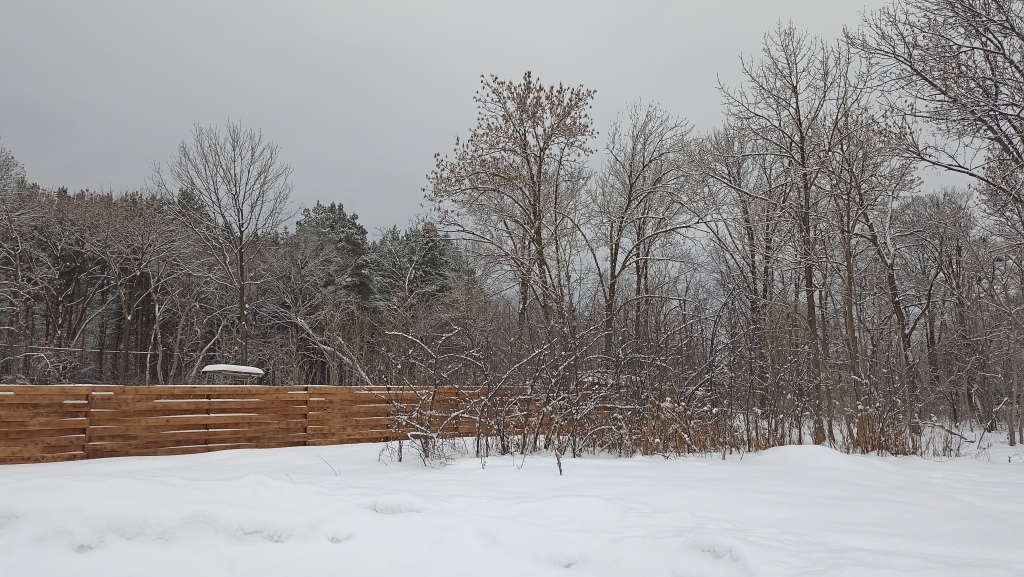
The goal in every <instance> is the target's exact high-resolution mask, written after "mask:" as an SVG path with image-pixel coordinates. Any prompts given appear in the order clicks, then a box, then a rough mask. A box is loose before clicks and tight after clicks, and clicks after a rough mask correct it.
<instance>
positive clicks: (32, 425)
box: [0, 415, 89, 431]
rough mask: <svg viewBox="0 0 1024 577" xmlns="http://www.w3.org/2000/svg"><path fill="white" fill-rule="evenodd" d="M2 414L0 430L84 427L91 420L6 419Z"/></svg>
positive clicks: (75, 418)
mask: <svg viewBox="0 0 1024 577" xmlns="http://www.w3.org/2000/svg"><path fill="white" fill-rule="evenodd" d="M2 417H3V415H0V431H27V430H31V429H59V428H61V427H84V426H86V424H87V423H88V422H89V420H88V419H86V418H85V417H84V416H83V417H72V418H68V419H65V418H41V417H37V418H32V419H28V420H13V419H12V420H5V419H3V418H2Z"/></svg>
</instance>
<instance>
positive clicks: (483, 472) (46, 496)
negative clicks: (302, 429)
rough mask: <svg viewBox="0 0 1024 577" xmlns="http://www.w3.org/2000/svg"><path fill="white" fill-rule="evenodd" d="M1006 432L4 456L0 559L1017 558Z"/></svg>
mask: <svg viewBox="0 0 1024 577" xmlns="http://www.w3.org/2000/svg"><path fill="white" fill-rule="evenodd" d="M999 447H1001V449H1002V450H993V451H989V452H987V453H985V454H983V455H982V456H981V457H980V458H971V457H966V458H958V459H954V460H951V461H946V462H937V461H930V460H925V459H920V458H881V457H873V456H849V455H843V454H840V453H837V452H835V451H832V450H829V449H825V448H821V447H783V448H777V449H772V450H769V451H766V452H764V453H761V454H748V455H746V456H744V457H743V458H742V459H740V458H739V457H738V456H736V457H732V458H730V459H728V460H726V461H722V460H720V458H718V459H716V458H686V459H675V460H666V459H662V458H634V459H615V458H594V457H590V458H585V459H575V460H572V459H570V460H567V461H566V462H565V475H564V476H562V477H559V476H558V471H557V469H556V467H555V463H554V460H553V459H552V458H550V457H527V458H526V461H525V464H524V463H522V462H521V461H520V460H519V459H518V458H517V459H515V460H514V461H513V459H511V458H509V457H502V458H491V459H489V460H488V461H487V463H486V468H481V466H480V462H479V461H478V460H476V459H472V458H465V459H461V460H459V461H457V462H455V463H454V464H451V465H448V466H445V467H438V468H425V467H423V466H422V465H420V464H417V463H415V462H405V463H394V462H390V461H388V460H386V459H385V460H383V461H379V460H378V453H379V451H380V445H350V446H336V447H300V448H294V449H270V450H250V451H226V452H220V453H209V454H205V455H192V456H181V457H141V458H121V459H100V460H94V461H82V462H72V463H53V464H39V465H6V466H0V575H2V576H3V577H22V576H25V577H27V576H36V575H38V576H66V575H103V576H104V577H116V576H132V577H136V576H141V575H145V576H161V575H166V576H174V577H180V576H184V575H193V576H224V575H232V576H233V575H239V576H247V577H255V576H263V575H267V576H270V575H273V576H308V577H328V576H335V575H353V576H372V575H398V576H403V577H413V576H426V577H433V576H446V577H447V576H461V575H466V576H470V575H471V576H475V577H481V576H486V577H490V576H503V575H520V576H545V575H559V576H572V575H609V576H611V575H614V576H634V575H636V576H659V575H666V576H670V575H671V576H702V575H707V576H740V575H786V576H793V575H814V576H837V575H848V576H864V575H901V576H906V575H928V576H930V577H934V576H942V575H964V576H972V577H973V576H986V577H995V576H1000V575H1017V576H1020V575H1024V464H1022V462H1021V459H1020V457H1019V456H1018V455H1017V454H1015V453H1014V452H1013V451H1011V450H1009V449H1008V448H1007V447H1005V444H1004V445H1001V446H999ZM1010 456H1012V459H1011V460H1010V461H1011V462H1008V457H1010ZM325 461H326V462H325ZM332 468H333V470H332ZM335 471H336V473H335Z"/></svg>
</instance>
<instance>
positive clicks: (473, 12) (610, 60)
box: [0, 0, 884, 229]
mask: <svg viewBox="0 0 1024 577" xmlns="http://www.w3.org/2000/svg"><path fill="white" fill-rule="evenodd" d="M883 3H884V2H883V0H854V1H840V0H757V1H755V0H749V1H739V0H720V1H714V2H707V1H700V2H698V1H681V0H680V1H676V2H669V1H660V2H659V1H648V2H582V1H579V2H551V1H526V2H484V1H443V2H439V1H435V2H412V1H409V2H362V3H356V2H302V1H299V2H273V3H271V2H253V1H231V2H228V1H218V2H208V1H180V0H179V1H175V2H159V3H158V2H134V1H124V2H112V1H92V2H63V1H57V0H44V1H39V0H7V1H6V2H5V3H4V7H3V8H2V9H0V78H3V88H2V89H0V139H2V141H3V143H4V145H5V146H6V147H7V148H9V149H11V150H12V152H13V153H14V154H15V155H16V156H17V157H18V159H19V160H21V161H22V162H23V163H24V164H25V165H26V169H27V170H28V173H29V177H30V179H31V180H34V181H36V182H39V183H40V184H42V185H43V186H48V187H56V186H67V187H68V188H70V189H79V188H92V189H113V190H115V191H120V190H126V189H134V188H138V187H140V186H142V185H143V184H144V183H145V182H146V180H147V178H148V177H149V175H150V174H151V167H152V164H153V162H154V161H162V160H165V159H167V158H169V157H170V156H171V155H172V154H173V152H174V150H175V147H176V146H177V144H178V143H179V142H180V141H181V140H182V139H185V138H187V137H188V136H189V135H190V133H191V130H192V125H193V124H194V123H199V124H223V123H225V122H226V121H227V120H228V119H229V118H230V119H231V120H237V121H241V122H242V123H243V124H245V125H247V126H251V127H256V128H261V129H262V130H263V132H264V134H265V135H266V136H267V137H269V138H270V139H272V140H274V141H276V142H277V143H278V144H280V145H281V147H282V155H283V157H284V158H285V159H287V160H289V161H290V162H291V163H292V164H293V165H294V167H295V173H294V184H295V199H296V201H297V202H299V203H302V204H305V205H310V204H312V203H313V202H315V201H316V200H317V199H319V200H322V201H325V202H330V201H338V202H342V203H344V205H345V206H346V208H348V209H350V210H354V211H355V212H357V213H359V215H360V217H361V220H362V221H363V222H364V223H365V224H366V225H367V226H368V228H371V229H373V228H377V227H383V226H388V225H391V224H394V223H397V224H400V225H404V224H406V223H407V222H408V221H409V219H410V218H411V217H412V216H413V215H414V214H416V213H417V212H419V211H420V203H421V201H422V193H421V188H422V187H423V186H424V184H425V175H426V173H427V172H428V171H429V170H430V168H431V167H432V165H433V154H434V152H437V151H441V152H446V151H449V150H451V148H452V146H453V142H454V136H455V135H456V134H459V133H462V134H465V133H466V131H467V130H468V128H469V127H470V126H471V125H472V123H473V120H474V118H475V110H474V107H473V103H472V95H473V92H474V91H475V90H476V89H477V86H478V83H479V77H480V75H481V74H497V75H499V76H502V77H506V78H518V77H519V76H521V75H522V73H523V72H524V71H525V70H532V71H533V72H534V73H535V75H537V76H539V77H540V79H541V80H542V81H544V82H547V83H555V82H563V83H566V84H573V85H576V84H582V85H584V86H586V87H588V88H593V89H596V90H597V96H596V100H595V103H594V110H593V116H594V120H595V123H596V125H597V127H598V129H600V130H602V131H603V130H604V128H605V127H606V126H607V125H608V123H609V122H610V121H611V120H612V119H614V117H615V115H616V113H617V112H618V111H620V110H622V109H623V108H624V107H625V105H626V104H627V103H629V102H631V101H634V100H637V99H639V98H643V99H644V100H648V101H658V102H660V103H661V104H662V105H664V106H665V107H666V108H668V109H669V110H672V111H673V112H675V113H676V114H679V115H682V116H685V117H687V118H689V119H690V120H691V121H692V122H693V123H694V124H695V125H696V126H697V127H699V128H702V129H707V128H710V127H713V126H714V125H716V124H717V123H718V122H719V121H720V119H721V111H720V107H719V101H720V98H719V94H718V92H717V90H716V85H717V83H718V80H719V78H720V79H721V80H722V82H724V83H726V84H735V83H737V82H738V81H739V55H740V54H741V53H743V54H746V55H748V56H749V55H756V54H757V52H758V51H759V50H760V41H761V37H762V34H763V32H764V31H765V30H766V29H768V28H770V27H772V26H774V25H775V23H776V22H777V21H780V20H781V21H789V20H792V21H793V22H794V23H795V24H796V25H797V26H798V27H801V28H804V29H807V30H808V31H810V32H812V33H815V34H820V35H822V36H826V37H838V35H839V34H840V33H841V31H842V27H843V25H844V24H849V25H855V24H856V22H857V20H858V15H859V13H860V12H862V11H863V10H865V9H868V10H870V9H873V8H876V7H878V6H880V5H882V4H883Z"/></svg>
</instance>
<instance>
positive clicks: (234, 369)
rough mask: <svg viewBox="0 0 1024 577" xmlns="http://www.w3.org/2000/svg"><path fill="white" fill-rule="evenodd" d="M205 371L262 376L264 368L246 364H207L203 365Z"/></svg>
mask: <svg viewBox="0 0 1024 577" xmlns="http://www.w3.org/2000/svg"><path fill="white" fill-rule="evenodd" d="M203 372H204V373H212V374H220V375H238V376H245V377H262V376H263V370H262V369H258V368H256V367H247V366H245V365H206V366H205V367H203Z"/></svg>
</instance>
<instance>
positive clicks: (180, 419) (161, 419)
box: [89, 412, 305, 427]
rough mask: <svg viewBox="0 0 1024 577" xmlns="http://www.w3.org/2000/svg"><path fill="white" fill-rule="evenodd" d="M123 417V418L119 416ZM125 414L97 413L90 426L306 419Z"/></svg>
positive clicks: (294, 418) (298, 416) (295, 418)
mask: <svg viewBox="0 0 1024 577" xmlns="http://www.w3.org/2000/svg"><path fill="white" fill-rule="evenodd" d="M118 415H121V416H118ZM123 415H124V414H123V413H118V412H112V413H95V414H92V415H90V420H89V424H90V426H102V427H106V426H115V427H131V426H135V425H141V426H149V425H176V426H182V427H184V426H189V425H205V424H210V425H213V424H217V423H236V422H246V421H251V422H281V421H300V420H303V419H304V417H305V413H299V414H295V413H293V414H291V415H278V414H267V415H263V414H257V413H234V414H215V415H181V416H160V415H157V416H141V417H125V416H123Z"/></svg>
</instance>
